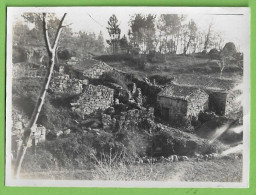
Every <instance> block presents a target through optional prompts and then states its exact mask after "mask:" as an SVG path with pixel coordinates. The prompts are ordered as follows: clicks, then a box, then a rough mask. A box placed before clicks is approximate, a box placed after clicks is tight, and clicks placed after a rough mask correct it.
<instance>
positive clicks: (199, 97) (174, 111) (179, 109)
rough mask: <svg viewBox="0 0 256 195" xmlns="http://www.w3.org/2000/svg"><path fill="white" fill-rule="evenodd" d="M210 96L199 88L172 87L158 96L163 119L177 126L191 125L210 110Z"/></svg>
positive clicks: (165, 89)
mask: <svg viewBox="0 0 256 195" xmlns="http://www.w3.org/2000/svg"><path fill="white" fill-rule="evenodd" d="M208 99H209V96H208V94H207V93H206V92H205V91H203V90H201V89H198V88H191V87H181V86H177V85H170V86H167V87H165V88H164V89H163V90H162V91H161V92H160V93H159V94H158V95H157V102H158V104H159V105H160V112H161V116H162V119H163V120H165V121H168V122H169V123H170V124H173V125H175V126H184V125H185V126H187V125H190V122H191V120H192V119H197V117H198V114H199V112H200V111H204V110H206V109H208Z"/></svg>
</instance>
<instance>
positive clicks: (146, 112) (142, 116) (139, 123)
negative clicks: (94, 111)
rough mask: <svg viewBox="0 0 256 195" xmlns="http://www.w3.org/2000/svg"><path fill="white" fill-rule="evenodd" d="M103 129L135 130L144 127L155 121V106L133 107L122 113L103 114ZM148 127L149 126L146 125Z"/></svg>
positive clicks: (116, 130) (117, 130) (115, 130)
mask: <svg viewBox="0 0 256 195" xmlns="http://www.w3.org/2000/svg"><path fill="white" fill-rule="evenodd" d="M101 120H102V125H103V129H104V130H107V131H112V132H124V131H127V130H130V131H135V130H141V129H143V125H147V124H148V123H153V121H154V108H152V107H150V108H148V109H146V108H142V109H141V110H139V109H132V110H128V111H126V112H121V114H120V115H112V116H111V115H107V114H102V118H101ZM146 128H147V127H146Z"/></svg>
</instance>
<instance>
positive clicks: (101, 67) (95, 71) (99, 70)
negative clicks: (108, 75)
mask: <svg viewBox="0 0 256 195" xmlns="http://www.w3.org/2000/svg"><path fill="white" fill-rule="evenodd" d="M112 70H113V68H112V67H111V66H109V65H107V64H106V63H104V62H100V61H99V62H97V63H96V64H94V65H93V66H92V67H90V68H88V69H87V70H86V71H84V72H83V76H84V77H86V78H90V79H98V78H99V77H100V76H101V75H103V73H105V72H109V71H112Z"/></svg>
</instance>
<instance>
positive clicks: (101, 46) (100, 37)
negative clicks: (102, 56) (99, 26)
mask: <svg viewBox="0 0 256 195" xmlns="http://www.w3.org/2000/svg"><path fill="white" fill-rule="evenodd" d="M104 49H105V45H104V38H103V34H102V31H100V33H99V35H98V38H97V51H98V52H100V53H103V52H104Z"/></svg>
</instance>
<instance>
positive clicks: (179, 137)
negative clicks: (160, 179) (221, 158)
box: [147, 128, 226, 157]
mask: <svg viewBox="0 0 256 195" xmlns="http://www.w3.org/2000/svg"><path fill="white" fill-rule="evenodd" d="M225 148H226V147H225V146H224V145H223V144H221V143H220V142H219V141H215V142H213V143H209V141H208V140H206V139H202V138H199V137H197V136H195V135H193V134H190V133H186V132H182V131H180V130H177V129H171V128H168V129H165V130H163V129H161V130H160V131H159V132H158V133H155V135H153V136H152V140H151V146H150V147H149V148H148V150H147V151H148V154H149V155H151V156H164V157H168V156H170V155H173V154H175V155H187V156H190V155H193V154H194V153H199V154H209V153H213V152H221V151H222V150H224V149H225Z"/></svg>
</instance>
